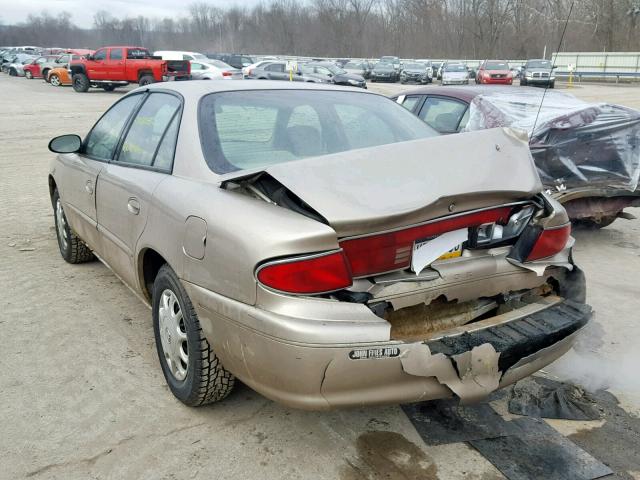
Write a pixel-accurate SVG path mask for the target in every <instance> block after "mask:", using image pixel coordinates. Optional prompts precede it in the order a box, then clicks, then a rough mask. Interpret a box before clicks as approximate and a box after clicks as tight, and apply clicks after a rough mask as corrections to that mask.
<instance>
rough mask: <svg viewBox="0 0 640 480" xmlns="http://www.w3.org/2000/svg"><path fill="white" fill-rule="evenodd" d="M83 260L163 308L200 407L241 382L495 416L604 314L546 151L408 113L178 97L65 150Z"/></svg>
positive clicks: (319, 398) (224, 92)
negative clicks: (463, 407) (487, 402)
mask: <svg viewBox="0 0 640 480" xmlns="http://www.w3.org/2000/svg"><path fill="white" fill-rule="evenodd" d="M49 148H50V149H51V150H52V151H54V152H56V153H57V154H58V155H56V157H55V158H54V159H53V161H52V164H51V170H50V175H49V188H50V194H51V200H52V204H53V208H54V212H55V221H56V226H57V229H56V230H57V235H58V243H59V246H60V252H61V254H62V256H63V258H64V259H65V260H66V261H68V262H71V263H79V262H84V261H88V260H91V259H93V258H94V255H95V256H97V257H98V258H100V260H102V261H103V262H104V263H105V264H107V265H108V266H109V267H110V268H111V269H112V270H113V271H114V272H115V273H117V274H118V276H119V277H120V278H121V279H122V280H123V281H124V282H125V283H126V284H127V285H128V286H130V287H131V288H132V289H133V290H134V291H135V292H137V293H139V294H140V296H141V297H142V298H143V299H144V300H145V301H146V302H148V303H149V304H150V305H151V307H152V315H153V325H154V330H155V336H156V346H157V350H158V356H159V359H160V364H161V367H162V370H163V372H164V375H165V378H166V380H167V382H168V384H169V386H170V388H171V391H172V392H173V393H174V394H175V396H176V397H177V398H179V399H180V400H181V401H183V402H184V403H186V404H188V405H202V404H206V403H209V402H213V401H216V400H220V399H222V398H224V397H225V396H226V395H227V394H229V392H230V391H231V389H232V387H233V384H234V377H238V378H239V379H241V380H242V381H243V382H244V383H246V384H247V385H249V386H251V387H252V388H254V389H255V390H256V391H258V392H260V393H262V394H263V395H265V396H267V397H269V398H272V399H275V400H278V401H281V402H284V403H286V404H289V405H293V406H296V407H302V408H308V409H328V408H336V407H344V406H353V405H364V404H382V403H403V402H415V401H420V400H427V399H434V398H443V397H449V396H454V395H455V396H458V397H460V398H461V399H462V400H463V401H474V400H478V399H481V398H484V397H486V396H487V395H488V394H490V393H491V392H492V391H494V390H495V389H497V388H499V387H502V386H505V385H508V384H510V383H512V382H514V381H516V380H518V379H520V378H522V377H524V376H526V375H529V374H530V373H532V372H534V371H536V370H537V369H539V368H541V367H543V366H544V365H546V364H548V363H549V362H551V361H553V360H554V359H556V358H557V357H559V356H560V355H562V354H563V353H564V352H565V351H567V350H568V349H569V348H570V347H571V345H572V343H573V341H574V340H575V338H576V335H577V334H578V332H579V331H580V330H581V328H582V327H583V326H584V325H585V324H586V323H587V322H588V320H589V318H590V316H591V309H590V307H589V306H588V305H586V304H585V303H584V302H585V290H584V278H583V275H582V272H581V271H580V270H579V269H578V268H577V267H576V266H575V265H574V264H573V261H572V259H571V246H572V244H573V239H572V238H571V236H570V224H569V221H568V218H567V215H566V213H565V211H564V209H563V208H562V207H561V206H560V205H559V204H558V203H557V202H555V201H554V200H552V199H551V198H549V197H548V196H547V195H545V194H543V193H541V191H542V186H541V184H540V180H539V178H538V175H537V173H536V169H535V166H534V164H533V161H532V158H531V155H530V153H529V149H528V147H527V143H526V139H523V138H522V137H520V136H519V135H518V134H517V133H514V132H513V131H511V130H507V129H493V130H486V131H479V132H472V133H465V134H461V135H457V136H455V137H451V136H439V135H438V134H436V133H435V132H434V131H433V130H432V129H431V128H430V127H429V126H427V125H426V124H424V123H423V122H422V121H420V120H419V119H418V118H416V117H414V116H413V115H412V114H411V113H410V112H408V111H407V110H406V109H404V108H403V107H401V106H400V105H398V104H396V103H395V102H393V101H392V100H389V99H386V98H384V97H382V96H379V95H376V94H372V93H368V92H365V91H354V90H351V89H348V88H341V87H335V86H322V85H304V84H299V83H286V82H268V81H264V82H257V83H256V82H249V81H247V82H224V81H220V82H217V81H211V82H195V81H194V82H176V83H163V84H154V85H152V86H148V87H143V88H139V89H137V90H134V91H133V92H131V93H129V94H127V95H125V96H124V97H122V98H121V99H120V100H119V101H118V102H116V103H115V104H114V105H113V106H112V107H111V108H110V109H109V110H108V111H107V112H106V113H105V114H104V115H103V116H102V118H101V119H100V120H98V122H97V123H96V124H95V126H94V127H93V128H92V130H91V131H90V132H89V134H88V135H87V136H86V138H84V139H83V140H82V139H80V137H78V136H76V135H65V136H62V137H57V138H55V139H53V140H52V141H51V142H50V145H49Z"/></svg>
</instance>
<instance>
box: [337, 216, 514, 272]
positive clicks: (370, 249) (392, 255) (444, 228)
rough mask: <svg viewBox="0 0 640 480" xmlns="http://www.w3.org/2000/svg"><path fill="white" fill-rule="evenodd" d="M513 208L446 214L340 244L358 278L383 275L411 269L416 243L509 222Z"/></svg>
mask: <svg viewBox="0 0 640 480" xmlns="http://www.w3.org/2000/svg"><path fill="white" fill-rule="evenodd" d="M510 212H511V207H499V208H494V209H491V210H484V211H480V212H474V213H469V214H464V215H458V216H454V217H446V218H444V219H442V220H437V221H433V222H431V223H427V224H424V225H419V226H416V227H412V228H407V229H404V230H398V231H394V232H389V233H382V234H377V235H369V236H366V237H361V238H353V239H347V240H343V241H341V242H340V247H342V249H343V250H344V253H345V255H346V256H347V259H348V261H349V266H350V267H351V273H352V274H353V276H354V277H363V276H367V275H374V274H380V273H385V272H390V271H393V270H400V269H404V268H407V267H408V266H409V265H410V264H411V255H412V252H413V244H414V242H415V241H416V240H424V239H427V238H429V237H433V236H435V235H440V234H442V233H446V232H451V231H453V230H458V229H461V228H466V227H477V226H479V225H482V224H484V223H492V222H496V223H505V222H506V221H507V219H508V218H509V214H510Z"/></svg>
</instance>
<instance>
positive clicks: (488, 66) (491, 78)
mask: <svg viewBox="0 0 640 480" xmlns="http://www.w3.org/2000/svg"><path fill="white" fill-rule="evenodd" d="M476 83H481V84H497V85H511V84H512V83H513V73H511V70H510V69H509V64H508V63H507V62H506V61H504V60H485V61H484V62H482V63H481V64H480V67H479V68H478V71H477V72H476Z"/></svg>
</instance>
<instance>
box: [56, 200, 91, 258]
mask: <svg viewBox="0 0 640 480" xmlns="http://www.w3.org/2000/svg"><path fill="white" fill-rule="evenodd" d="M51 201H52V202H53V216H54V218H55V222H56V236H57V237H58V247H59V248H60V255H62V258H63V259H64V260H65V262H67V263H74V264H75V263H85V262H90V261H91V260H94V259H95V257H94V256H93V252H91V249H90V248H89V247H88V246H87V244H86V243H84V242H83V241H82V239H81V238H80V237H79V236H78V235H76V234H75V232H74V231H73V230H71V227H69V223H68V222H67V216H66V215H65V213H64V209H63V208H62V202H61V201H60V195H59V194H58V190H54V192H53V197H51Z"/></svg>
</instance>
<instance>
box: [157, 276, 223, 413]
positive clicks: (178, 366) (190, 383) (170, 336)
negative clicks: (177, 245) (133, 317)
mask: <svg viewBox="0 0 640 480" xmlns="http://www.w3.org/2000/svg"><path fill="white" fill-rule="evenodd" d="M152 308H153V330H154V333H155V338H156V349H157V351H158V358H159V360H160V365H161V367H162V373H163V374H164V378H165V379H166V381H167V384H168V385H169V388H170V389H171V392H172V393H173V394H174V395H175V397H176V398H177V399H178V400H180V401H181V402H182V403H184V404H185V405H189V406H191V407H196V406H200V405H206V404H208V403H213V402H217V401H219V400H222V399H223V398H225V397H226V396H227V395H229V393H231V390H232V389H233V386H234V383H235V378H234V376H233V375H232V374H231V372H228V371H227V370H225V368H224V367H223V366H222V364H221V363H220V360H219V359H218V357H217V356H216V355H215V353H214V352H213V350H212V349H211V346H210V345H209V342H208V341H207V339H206V338H205V336H204V334H203V333H202V328H201V326H200V321H199V320H198V315H197V314H196V311H195V309H194V308H193V305H192V303H191V300H190V299H189V296H188V295H187V292H186V291H185V290H184V287H183V286H182V283H181V282H180V279H178V276H177V275H176V274H175V272H174V271H173V270H172V269H171V267H169V266H168V265H164V266H162V267H161V268H160V271H159V272H158V275H157V276H156V279H155V281H154V283H153V307H152Z"/></svg>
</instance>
